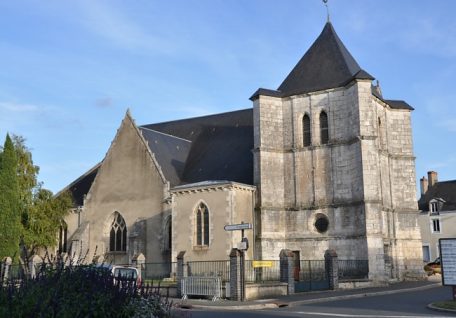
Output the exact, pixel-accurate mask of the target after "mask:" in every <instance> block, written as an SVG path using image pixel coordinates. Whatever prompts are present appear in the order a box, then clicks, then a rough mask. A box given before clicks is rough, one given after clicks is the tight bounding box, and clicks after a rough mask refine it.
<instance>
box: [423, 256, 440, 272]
mask: <svg viewBox="0 0 456 318" xmlns="http://www.w3.org/2000/svg"><path fill="white" fill-rule="evenodd" d="M424 271H425V272H426V273H427V274H428V275H434V274H441V273H442V267H441V265H440V257H437V258H436V259H435V261H433V262H430V263H427V264H426V265H424Z"/></svg>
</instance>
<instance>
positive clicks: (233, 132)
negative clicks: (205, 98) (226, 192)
mask: <svg viewBox="0 0 456 318" xmlns="http://www.w3.org/2000/svg"><path fill="white" fill-rule="evenodd" d="M144 128H147V129H151V130H154V131H158V132H162V133H164V134H167V135H171V136H175V137H179V138H182V139H185V140H188V141H190V142H191V147H190V150H189V152H188V156H187V160H186V162H185V166H184V169H183V171H182V173H181V174H180V180H179V184H187V183H195V182H201V181H206V180H230V181H235V182H240V183H246V184H253V153H252V149H253V109H251V108H249V109H244V110H238V111H233V112H228V113H222V114H216V115H209V116H203V117H196V118H189V119H182V120H175V121H169V122H164V123H158V124H150V125H144V126H141V127H140V129H142V131H144ZM157 160H159V162H160V159H158V158H157ZM163 173H165V177H166V178H168V176H167V174H166V172H165V171H163ZM177 184H178V183H177V182H176V183H175V185H177Z"/></svg>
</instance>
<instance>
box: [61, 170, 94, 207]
mask: <svg viewBox="0 0 456 318" xmlns="http://www.w3.org/2000/svg"><path fill="white" fill-rule="evenodd" d="M100 166H101V163H98V164H97V165H95V167H93V168H91V169H90V170H89V171H87V172H86V173H84V174H83V175H82V176H80V177H79V178H78V179H76V180H75V181H73V182H72V183H70V184H69V185H68V186H67V187H66V188H64V189H63V190H62V191H66V190H68V191H70V193H71V195H72V196H73V200H74V205H75V207H78V206H82V205H84V196H85V195H86V194H87V193H88V192H89V190H90V187H91V186H92V183H93V180H95V176H96V175H97V173H98V169H99V168H100ZM62 191H61V192H62ZM56 195H57V196H58V195H59V193H58V194H56Z"/></svg>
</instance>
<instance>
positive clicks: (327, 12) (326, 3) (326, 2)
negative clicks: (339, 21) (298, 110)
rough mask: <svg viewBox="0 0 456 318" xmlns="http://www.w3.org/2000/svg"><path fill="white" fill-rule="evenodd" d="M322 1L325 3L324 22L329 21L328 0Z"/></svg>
mask: <svg viewBox="0 0 456 318" xmlns="http://www.w3.org/2000/svg"><path fill="white" fill-rule="evenodd" d="M323 3H324V4H325V7H326V22H330V20H329V7H328V0H323Z"/></svg>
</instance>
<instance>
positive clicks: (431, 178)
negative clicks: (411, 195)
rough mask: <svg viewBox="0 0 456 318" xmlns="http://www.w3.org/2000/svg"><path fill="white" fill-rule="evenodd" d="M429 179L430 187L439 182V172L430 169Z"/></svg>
mask: <svg viewBox="0 0 456 318" xmlns="http://www.w3.org/2000/svg"><path fill="white" fill-rule="evenodd" d="M428 181H429V187H432V186H433V185H434V184H436V183H437V181H438V180H437V172H435V171H429V172H428Z"/></svg>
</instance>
